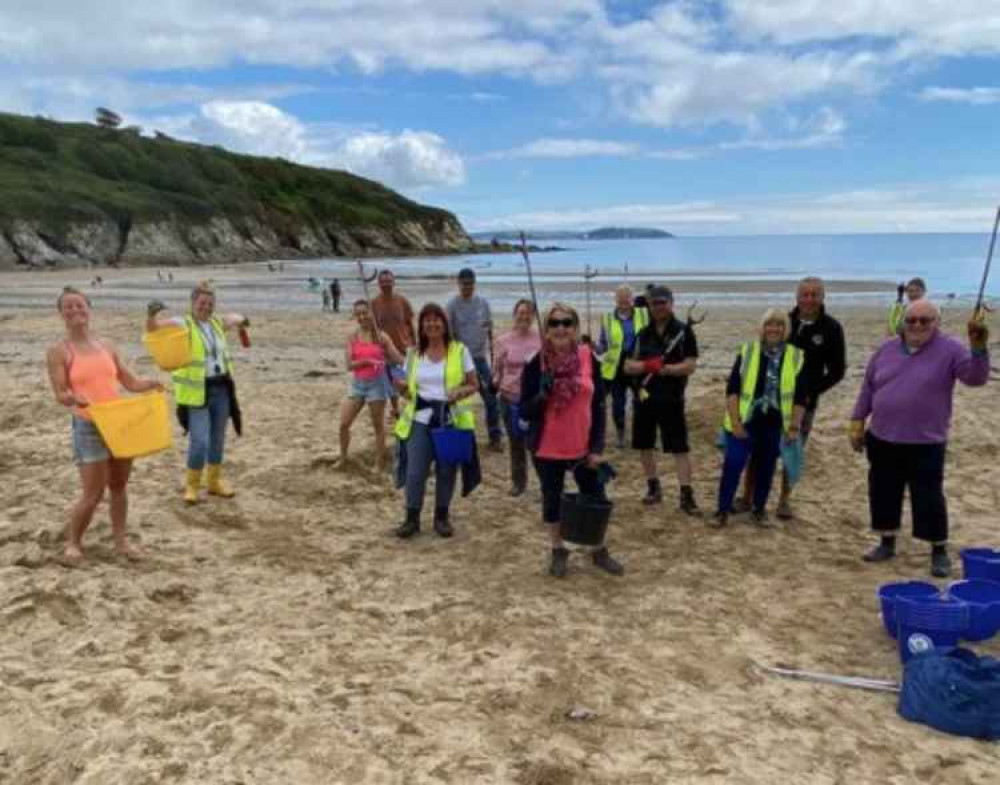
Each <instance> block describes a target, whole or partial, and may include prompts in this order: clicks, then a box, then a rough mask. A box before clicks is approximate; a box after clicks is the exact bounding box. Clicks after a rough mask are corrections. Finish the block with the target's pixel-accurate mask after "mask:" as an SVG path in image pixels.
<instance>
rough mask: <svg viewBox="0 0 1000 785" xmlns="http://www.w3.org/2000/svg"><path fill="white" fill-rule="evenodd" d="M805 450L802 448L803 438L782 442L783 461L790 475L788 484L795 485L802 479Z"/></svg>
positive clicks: (786, 471)
mask: <svg viewBox="0 0 1000 785" xmlns="http://www.w3.org/2000/svg"><path fill="white" fill-rule="evenodd" d="M805 458H806V456H805V450H803V449H802V440H801V439H795V440H793V441H790V442H789V441H785V440H782V442H781V463H782V465H783V466H784V467H785V473H786V474H787V475H788V485H789V486H792V485H795V483H797V482H798V481H799V480H800V479H802V470H803V469H804V468H805Z"/></svg>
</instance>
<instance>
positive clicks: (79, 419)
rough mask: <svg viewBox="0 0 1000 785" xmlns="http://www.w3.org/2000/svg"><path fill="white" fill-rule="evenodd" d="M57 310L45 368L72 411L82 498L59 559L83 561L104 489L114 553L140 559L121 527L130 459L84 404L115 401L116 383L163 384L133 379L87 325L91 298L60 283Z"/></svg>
mask: <svg viewBox="0 0 1000 785" xmlns="http://www.w3.org/2000/svg"><path fill="white" fill-rule="evenodd" d="M56 308H57V309H58V310H59V315H60V316H62V319H63V323H64V325H65V327H66V335H65V337H64V338H63V340H61V341H59V342H58V343H56V344H54V345H53V346H51V347H50V348H49V350H48V353H47V354H46V367H47V370H48V374H49V383H50V384H51V385H52V392H53V393H54V394H55V398H56V400H57V401H58V402H59V403H60V404H62V405H63V406H66V407H69V408H70V409H71V410H72V412H73V416H72V419H71V429H72V435H73V459H74V461H75V462H76V465H77V468H78V470H79V473H80V484H81V486H82V488H83V494H82V496H81V497H80V499H79V500H78V501H77V503H76V504H75V505H74V506H73V510H72V512H71V513H70V519H69V525H68V526H67V527H66V543H65V546H64V547H63V552H62V558H61V561H62V563H63V564H65V565H67V566H70V567H73V566H77V565H78V564H80V563H82V561H83V558H84V553H83V535H84V534H85V533H86V531H87V528H88V527H89V526H90V523H91V521H92V520H93V518H94V512H95V510H96V509H97V506H98V505H99V504H100V503H101V499H102V498H104V491H105V489H106V490H107V491H108V495H109V496H110V513H111V536H112V539H113V540H114V549H115V553H117V554H119V555H122V556H125V557H127V558H130V559H135V558H139V557H140V556H142V555H143V551H142V549H141V548H139V547H137V546H135V545H133V544H132V543H131V542H129V538H128V534H127V533H126V530H125V527H126V522H127V518H128V490H127V488H128V480H129V475H130V473H131V470H132V460H131V459H130V458H129V459H118V458H114V457H113V456H112V455H111V451H110V450H109V449H108V447H107V445H106V444H105V443H104V439H103V438H102V437H101V433H100V431H98V430H97V426H96V425H95V424H94V422H93V418H92V417H91V415H90V414H89V413H88V412H87V407H88V406H89V405H90V404H92V403H107V402H109V401H114V400H117V399H118V398H120V397H121V395H120V394H119V387H124V388H125V389H126V390H128V391H129V392H136V393H139V392H147V391H150V390H162V389H163V385H161V384H160V383H159V382H157V381H153V380H150V379H140V378H138V377H136V376H135V375H134V374H133V373H132V372H131V371H130V370H129V369H128V367H127V366H126V365H125V364H124V363H123V362H122V361H121V358H120V357H119V355H118V351H117V350H116V349H115V347H114V346H113V345H112V344H111V343H110V342H108V341H106V340H104V339H103V338H100V337H98V336H97V335H96V334H95V333H94V332H93V331H92V330H91V329H90V301H89V300H88V299H87V297H86V295H85V294H84V293H83V292H81V291H80V290H79V289H75V288H74V287H72V286H67V287H65V288H64V289H63V291H62V293H61V294H60V295H59V297H58V299H57V300H56Z"/></svg>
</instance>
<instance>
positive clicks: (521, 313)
mask: <svg viewBox="0 0 1000 785" xmlns="http://www.w3.org/2000/svg"><path fill="white" fill-rule="evenodd" d="M541 348H542V342H541V339H540V338H539V336H538V331H537V330H535V307H534V305H533V304H532V302H531V300H518V301H517V303H515V304H514V328H513V329H512V330H511V331H510V332H507V333H504V334H503V335H501V336H500V337H499V338H497V342H496V347H495V352H494V362H493V382H494V385H495V386H496V388H497V390H498V393H497V395H498V397H499V399H500V416H501V418H502V419H503V423H504V428H506V430H507V443H508V445H509V446H510V491H509V493H510V495H511V496H520V495H521V494H523V493H524V490H525V488H526V487H527V485H528V452H527V445H526V443H525V433H524V432H523V431H522V430H521V427H520V425H519V421H520V414H519V413H518V416H517V421H515V418H514V413H515V412H516V411H517V406H518V403H519V401H520V400H521V375H522V373H523V372H524V366H525V364H526V363H527V362H528V360H530V359H531V358H532V357H534V356H535V355H536V354H538V352H539V350H540V349H541Z"/></svg>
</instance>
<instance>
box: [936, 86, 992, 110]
mask: <svg viewBox="0 0 1000 785" xmlns="http://www.w3.org/2000/svg"><path fill="white" fill-rule="evenodd" d="M920 98H921V100H924V101H950V102H951V103H959V104H973V105H976V106H984V105H986V104H997V103H1000V87H925V88H924V89H923V90H921V91H920Z"/></svg>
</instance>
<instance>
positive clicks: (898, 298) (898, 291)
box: [896, 283, 906, 303]
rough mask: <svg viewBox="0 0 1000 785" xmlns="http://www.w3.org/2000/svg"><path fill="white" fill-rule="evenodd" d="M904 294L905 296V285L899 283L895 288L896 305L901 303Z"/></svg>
mask: <svg viewBox="0 0 1000 785" xmlns="http://www.w3.org/2000/svg"><path fill="white" fill-rule="evenodd" d="M904 294H906V284H905V283H901V284H900V285H899V286H897V287H896V302H898V303H901V302H903V295H904Z"/></svg>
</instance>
